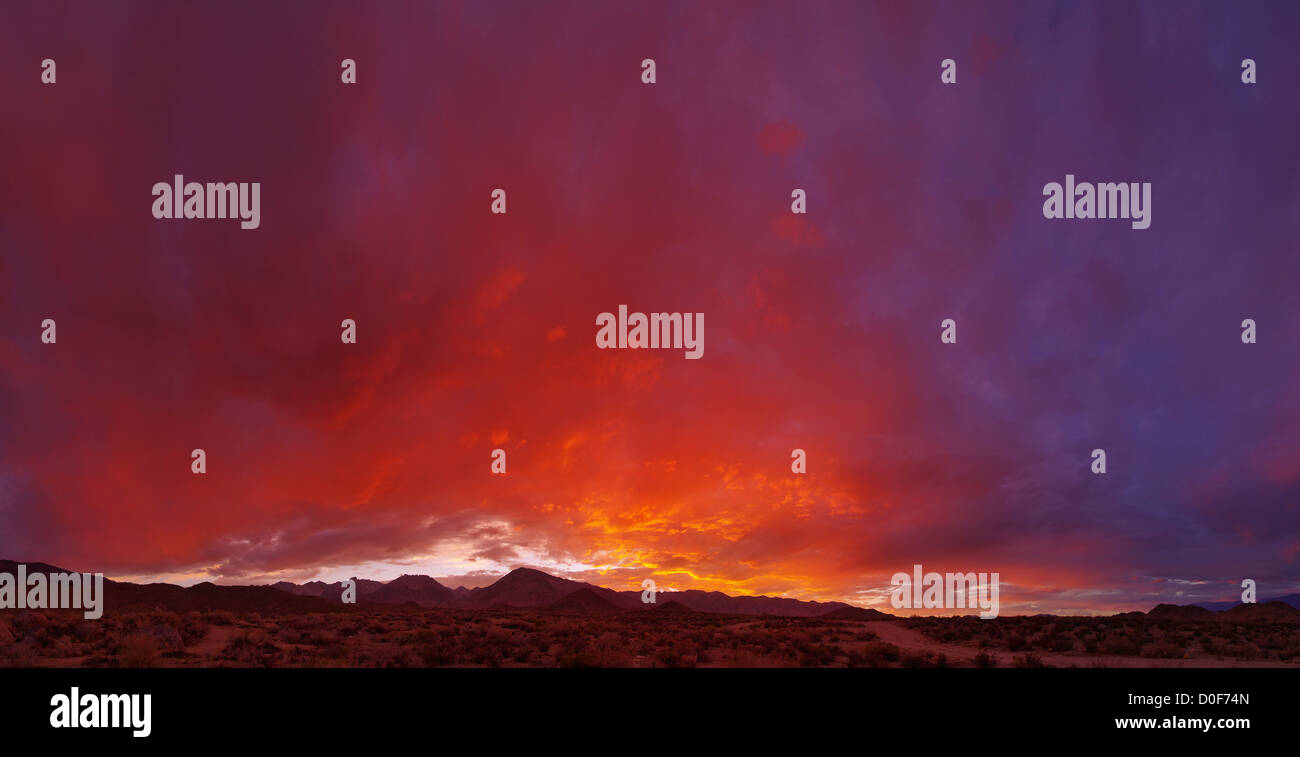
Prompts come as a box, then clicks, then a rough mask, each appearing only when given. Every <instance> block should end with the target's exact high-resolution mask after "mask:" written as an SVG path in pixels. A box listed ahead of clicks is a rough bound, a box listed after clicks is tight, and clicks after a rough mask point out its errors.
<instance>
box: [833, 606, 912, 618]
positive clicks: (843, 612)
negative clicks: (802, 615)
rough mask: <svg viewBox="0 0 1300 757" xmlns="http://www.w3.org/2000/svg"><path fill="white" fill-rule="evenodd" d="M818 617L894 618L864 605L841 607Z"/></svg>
mask: <svg viewBox="0 0 1300 757" xmlns="http://www.w3.org/2000/svg"><path fill="white" fill-rule="evenodd" d="M818 617H821V618H826V619H827V620H895V618H894V616H893V615H890V614H889V613H884V612H881V611H880V610H872V609H869V608H866V607H841V608H839V609H837V610H831V611H830V612H828V613H826V614H825V615H819V616H818Z"/></svg>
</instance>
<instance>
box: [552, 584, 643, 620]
mask: <svg viewBox="0 0 1300 757" xmlns="http://www.w3.org/2000/svg"><path fill="white" fill-rule="evenodd" d="M546 609H548V610H551V611H554V612H572V613H580V614H584V615H585V614H589V613H607V612H623V611H624V608H622V607H619V606H618V605H616V604H614V603H613V602H611V601H609V600H608V599H605V598H604V597H602V596H600V595H599V594H597V593H596V592H594V591H592V590H591V589H589V588H582V589H578V590H577V591H575V592H573V593H572V594H566V595H565V596H564V597H562V598H561V599H560V600H559V601H558V602H556V603H555V604H552V605H548V606H547V608H546Z"/></svg>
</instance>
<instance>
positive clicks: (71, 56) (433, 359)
mask: <svg viewBox="0 0 1300 757" xmlns="http://www.w3.org/2000/svg"><path fill="white" fill-rule="evenodd" d="M1298 30H1300V7H1297V6H1296V5H1294V4H1289V3H1251V4H1249V5H1243V4H1237V3H1226V2H1224V3H1217V2H1216V3H1194V2H1173V1H1172V0H1170V1H1168V2H1096V3H1087V4H1083V3H1069V2H1062V3H1050V2H1017V3H1008V2H996V3H978V4H977V3H942V4H935V3H920V2H917V3H912V2H908V3H902V2H881V3H867V2H814V3H788V2H723V1H721V0H719V1H716V2H714V1H710V2H707V3H699V2H696V3H680V2H637V3H633V2H617V3H603V2H594V1H593V2H547V3H541V2H495V3H481V2H439V3H434V2H416V3H396V2H380V3H375V4H362V3H333V2H331V3H326V2H322V3H312V4H311V5H310V8H307V7H304V6H301V5H297V4H289V3H272V4H262V3H251V2H222V3H215V2H198V3H178V4H166V5H158V4H156V3H145V2H133V1H132V2H117V3H111V4H110V3H66V2H49V3H40V4H30V6H19V5H18V4H9V5H6V6H5V7H4V8H3V9H2V10H0V108H3V118H0V135H2V136H3V138H2V139H0V163H2V164H3V167H4V170H3V172H2V173H0V557H4V558H7V559H16V560H30V561H43V562H47V563H51V564H55V565H60V566H62V567H65V568H67V569H71V570H81V571H90V572H103V573H106V574H107V575H109V576H110V577H113V576H116V577H130V578H133V579H135V580H167V581H173V582H179V583H187V584H188V583H194V582H197V581H201V580H213V581H216V582H218V583H262V582H270V581H274V580H280V579H287V580H295V581H303V580H309V579H313V578H319V579H324V580H335V579H338V578H344V577H348V576H352V575H360V576H363V577H369V578H376V579H380V580H385V579H389V578H392V577H395V576H397V575H401V574H403V573H425V574H429V575H434V576H437V577H439V578H440V580H443V581H444V582H445V583H448V584H449V585H452V586H455V585H458V584H464V585H467V586H473V585H481V584H484V583H489V582H490V581H491V580H494V579H495V578H496V577H499V576H500V575H501V574H502V573H503V572H505V571H507V570H510V569H512V568H514V567H518V566H525V565H526V566H531V567H536V568H540V569H542V570H546V571H548V572H551V573H555V574H557V575H564V576H567V577H572V578H577V579H581V580H587V581H591V582H592V583H597V584H600V585H604V586H609V587H612V588H616V589H633V588H638V587H639V586H640V583H641V581H642V580H643V579H645V578H653V579H654V580H655V581H656V583H657V584H658V585H659V586H660V587H661V589H691V588H698V589H708V590H718V591H723V592H726V593H728V594H769V595H784V596H790V597H797V598H801V599H818V600H841V601H847V602H851V603H854V604H859V605H864V606H876V607H881V608H882V609H889V608H888V607H887V606H886V605H887V603H888V591H889V588H890V577H891V576H892V575H893V574H894V573H896V572H909V573H910V572H911V570H912V566H913V565H916V564H920V565H923V566H924V568H925V570H926V571H931V570H933V571H939V572H944V571H961V572H969V571H976V572H997V573H998V574H999V575H1000V580H1001V583H1002V592H1001V602H1002V607H1003V608H1004V609H1003V614H1009V613H1014V612H1060V613H1098V612H1113V611H1118V610H1130V609H1143V610H1145V609H1149V608H1150V606H1152V605H1154V604H1156V603H1157V602H1174V603H1178V604H1188V603H1191V602H1193V601H1198V600H1200V601H1209V600H1228V599H1233V598H1236V597H1238V596H1239V594H1240V591H1241V590H1240V588H1239V587H1240V584H1241V582H1242V580H1243V579H1247V578H1249V579H1252V580H1254V581H1256V582H1257V584H1258V587H1259V593H1260V595H1261V597H1262V598H1267V597H1270V596H1276V595H1281V594H1285V593H1288V592H1291V591H1296V590H1300V392H1297V391H1296V386H1297V384H1296V379H1297V376H1300V350H1297V348H1296V345H1297V342H1298V341H1300V293H1298V291H1297V281H1300V257H1298V256H1297V254H1296V246H1295V245H1296V242H1295V240H1296V238H1297V236H1298V233H1300V179H1298V178H1297V169H1298V168H1300V146H1298V145H1300V141H1298V140H1297V139H1296V136H1295V135H1296V134H1297V133H1300V123H1298V122H1300V104H1298V101H1297V98H1296V94H1295V93H1296V92H1297V91H1300V88H1298V87H1297V80H1298V79H1300V58H1298V57H1297V55H1296V52H1295V45H1294V40H1295V38H1296V33H1297V31H1298ZM44 58H52V59H54V60H55V61H56V64H57V82H56V83H55V84H53V85H49V84H43V83H42V82H41V81H40V73H41V68H40V66H41V63H40V62H41V60H43V59H44ZM344 58H351V59H354V60H355V61H356V62H357V82H356V84H344V83H342V82H341V81H340V71H341V69H340V62H341V61H342V60H343V59H344ZM645 58H652V59H654V61H655V63H656V82H655V83H654V84H650V85H648V84H643V83H642V81H641V73H642V67H641V61H642V60H643V59H645ZM947 58H951V59H953V60H954V61H955V62H956V67H957V68H956V70H957V82H956V83H955V84H944V83H942V82H941V81H940V73H941V69H940V62H941V61H942V60H944V59H947ZM1243 58H1252V59H1253V60H1255V61H1256V65H1257V72H1258V73H1257V77H1258V81H1257V83H1256V84H1253V85H1247V84H1243V83H1242V82H1241V60H1242V59H1243ZM176 174H183V175H184V176H185V177H186V180H187V181H199V182H208V181H221V182H226V181H258V182H260V183H261V225H260V227H259V228H257V229H254V230H243V229H240V228H239V223H238V222H237V221H231V220H201V219H192V220H167V219H163V220H158V219H155V218H153V216H152V215H151V213H150V208H151V205H152V201H153V197H152V196H151V193H150V191H151V187H152V186H153V185H154V183H155V182H160V181H161V182H170V181H171V180H172V177H173V176H174V175H176ZM1067 174H1073V175H1074V176H1076V177H1077V179H1078V180H1079V181H1129V182H1150V183H1151V184H1152V187H1153V189H1152V206H1151V219H1152V223H1151V227H1150V228H1149V229H1145V230H1136V229H1133V228H1131V227H1130V224H1129V223H1128V222H1126V221H1118V220H1091V221H1085V220H1049V219H1046V218H1044V217H1043V212H1042V203H1043V187H1044V185H1045V184H1047V183H1049V182H1064V180H1065V176H1066V175H1067ZM496 188H502V189H505V190H506V192H507V197H508V200H507V213H505V214H504V215H498V214H493V213H492V212H491V210H490V206H491V192H492V190H493V189H496ZM795 188H801V189H804V190H805V191H806V193H807V198H808V199H807V209H808V212H807V213H806V214H805V215H796V214H793V213H792V212H791V207H790V206H791V192H792V191H793V190H794V189H795ZM620 304H626V305H628V308H629V310H631V311H642V312H690V313H697V312H698V313H704V314H705V317H706V321H705V323H706V328H705V332H704V337H705V352H704V357H703V358H702V359H699V360H687V359H684V357H683V353H682V351H681V350H617V349H615V350H602V349H598V348H597V347H596V342H595V334H596V330H597V329H596V326H595V322H596V316H597V315H598V314H599V313H602V312H607V311H608V312H616V311H617V309H618V306H619V305H620ZM46 318H53V319H55V320H56V323H57V342H56V343H55V344H43V343H42V341H41V338H40V335H41V325H40V324H41V322H42V321H43V320H44V319H46ZM344 318H351V319H354V320H355V322H356V324H357V343H356V344H343V343H342V342H341V340H340V323H341V321H342V320H343V319H344ZM947 318H952V319H954V320H955V321H956V323H957V335H958V339H957V342H956V343H955V344H944V343H942V342H941V341H940V322H941V321H943V320H944V319H947ZM1245 318H1251V319H1254V320H1255V321H1256V323H1257V329H1258V342H1257V343H1256V344H1249V345H1248V344H1243V343H1242V340H1241V332H1242V328H1241V321H1242V320H1243V319H1245ZM195 448H202V449H203V450H205V452H206V455H207V472H206V473H205V474H202V475H196V474H194V473H192V472H191V468H190V465H191V458H190V452H191V450H193V449H195ZM497 448H500V449H503V450H505V452H506V455H507V473H506V475H493V474H492V473H491V471H490V464H491V459H490V455H491V451H492V450H493V449H497ZM796 448H798V449H803V450H805V451H806V453H807V472H806V473H805V474H795V473H793V472H792V471H791V452H792V450H794V449H796ZM1097 448H1101V449H1104V450H1105V451H1106V454H1107V471H1106V473H1105V474H1104V475H1099V474H1094V473H1092V472H1091V465H1092V457H1091V453H1092V450H1094V449H1097Z"/></svg>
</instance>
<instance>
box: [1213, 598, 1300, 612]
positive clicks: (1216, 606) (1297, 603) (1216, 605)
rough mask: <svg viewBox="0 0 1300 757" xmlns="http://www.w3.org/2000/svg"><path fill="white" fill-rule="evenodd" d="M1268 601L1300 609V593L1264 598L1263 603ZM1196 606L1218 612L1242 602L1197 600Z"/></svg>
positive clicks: (1239, 604) (1237, 605)
mask: <svg viewBox="0 0 1300 757" xmlns="http://www.w3.org/2000/svg"><path fill="white" fill-rule="evenodd" d="M1268 602H1285V603H1286V604H1288V605H1291V606H1292V607H1294V608H1296V609H1297V610H1300V594H1287V595H1286V596H1282V597H1273V598H1271V599H1267V600H1264V602H1262V603H1261V604H1267V603H1268ZM1194 606H1195V607H1204V608H1205V609H1207V610H1213V611H1215V612H1218V611H1219V610H1231V609H1232V608H1234V607H1239V606H1241V602H1236V601H1233V602H1197V603H1196V604H1195V605H1194Z"/></svg>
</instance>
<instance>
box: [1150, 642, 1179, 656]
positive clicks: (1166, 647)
mask: <svg viewBox="0 0 1300 757" xmlns="http://www.w3.org/2000/svg"><path fill="white" fill-rule="evenodd" d="M1142 656H1143V657H1155V658H1161V659H1171V658H1175V657H1182V656H1183V648H1182V647H1181V646H1179V645H1178V644H1173V643H1171V642H1168V641H1158V642H1156V643H1154V644H1148V645H1146V646H1145V647H1143V648H1142Z"/></svg>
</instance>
